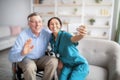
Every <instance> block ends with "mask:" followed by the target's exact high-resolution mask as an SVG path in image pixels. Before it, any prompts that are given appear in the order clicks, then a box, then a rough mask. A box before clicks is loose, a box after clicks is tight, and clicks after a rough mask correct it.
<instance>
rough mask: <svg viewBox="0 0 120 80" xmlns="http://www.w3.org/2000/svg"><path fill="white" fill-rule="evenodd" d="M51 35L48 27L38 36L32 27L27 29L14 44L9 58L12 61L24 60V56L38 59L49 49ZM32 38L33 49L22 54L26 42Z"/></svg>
mask: <svg viewBox="0 0 120 80" xmlns="http://www.w3.org/2000/svg"><path fill="white" fill-rule="evenodd" d="M50 37H51V32H50V31H49V30H47V29H42V30H41V32H40V35H39V36H38V37H36V36H35V35H34V34H33V33H32V31H31V29H29V28H28V29H25V30H24V31H22V32H21V33H20V35H19V36H18V38H17V40H16V42H15V44H14V46H13V47H12V49H11V50H10V53H9V60H10V61H11V62H20V61H22V60H23V58H25V57H28V58H30V59H38V58H40V57H42V56H44V55H45V50H46V49H47V46H48V43H49V40H50ZM29 38H32V44H31V45H33V46H34V48H33V50H32V51H31V52H30V53H29V54H27V55H25V56H21V51H22V49H23V46H24V44H25V42H26V41H27V40H28V39H29Z"/></svg>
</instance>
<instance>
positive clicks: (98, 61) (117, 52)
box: [78, 39, 120, 80]
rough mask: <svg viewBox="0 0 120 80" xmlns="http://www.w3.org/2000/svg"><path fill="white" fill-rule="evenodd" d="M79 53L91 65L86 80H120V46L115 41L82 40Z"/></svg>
mask: <svg viewBox="0 0 120 80" xmlns="http://www.w3.org/2000/svg"><path fill="white" fill-rule="evenodd" d="M78 49H79V51H80V52H81V54H82V55H84V56H85V57H86V59H87V60H88V62H89V64H90V73H89V75H88V76H87V79H86V80H120V45H119V44H117V43H116V42H114V41H109V40H100V39H82V40H81V41H79V46H78Z"/></svg>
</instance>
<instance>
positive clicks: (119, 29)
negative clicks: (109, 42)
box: [115, 12, 120, 44]
mask: <svg viewBox="0 0 120 80" xmlns="http://www.w3.org/2000/svg"><path fill="white" fill-rule="evenodd" d="M115 41H116V42H118V43H119V44H120V12H119V18H118V25H117V32H116V38H115Z"/></svg>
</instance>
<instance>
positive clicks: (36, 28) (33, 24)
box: [28, 16, 42, 35]
mask: <svg viewBox="0 0 120 80" xmlns="http://www.w3.org/2000/svg"><path fill="white" fill-rule="evenodd" d="M28 25H29V26H30V28H31V30H32V32H33V33H34V34H35V35H38V34H39V33H40V31H41V29H42V19H41V17H40V16H32V17H30V18H29V20H28Z"/></svg>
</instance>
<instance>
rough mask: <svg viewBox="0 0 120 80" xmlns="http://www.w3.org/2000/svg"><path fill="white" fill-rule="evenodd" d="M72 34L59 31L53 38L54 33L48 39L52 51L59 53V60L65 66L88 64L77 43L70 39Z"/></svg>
mask: <svg viewBox="0 0 120 80" xmlns="http://www.w3.org/2000/svg"><path fill="white" fill-rule="evenodd" d="M71 37H72V35H71V34H69V33H68V32H64V31H59V32H58V36H57V38H56V40H55V38H54V35H52V38H51V40H50V43H51V47H52V51H53V52H54V53H56V54H59V55H60V57H59V58H60V60H61V61H62V62H63V64H64V65H65V66H68V67H69V66H70V67H74V66H77V65H79V64H84V63H86V64H88V63H87V60H86V59H85V58H84V57H83V56H82V55H81V54H80V53H79V51H78V49H77V48H76V46H77V45H78V42H77V43H73V42H72V41H71Z"/></svg>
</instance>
